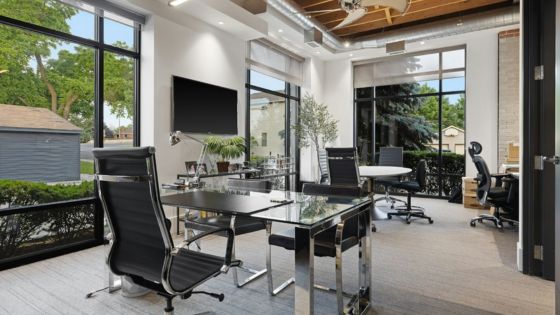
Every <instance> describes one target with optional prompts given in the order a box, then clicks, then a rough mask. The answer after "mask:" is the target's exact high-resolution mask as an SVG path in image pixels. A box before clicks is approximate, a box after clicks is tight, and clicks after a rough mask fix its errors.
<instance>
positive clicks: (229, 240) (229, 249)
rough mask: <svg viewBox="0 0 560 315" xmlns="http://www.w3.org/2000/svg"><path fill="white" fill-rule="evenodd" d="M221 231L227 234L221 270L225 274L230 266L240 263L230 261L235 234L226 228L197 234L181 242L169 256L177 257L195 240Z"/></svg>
mask: <svg viewBox="0 0 560 315" xmlns="http://www.w3.org/2000/svg"><path fill="white" fill-rule="evenodd" d="M223 231H226V232H227V245H226V255H225V258H224V267H223V268H222V269H225V272H227V269H228V268H229V267H230V266H232V265H235V266H239V265H240V264H241V262H239V261H234V262H233V263H232V261H231V257H232V251H233V241H234V238H235V234H234V233H233V230H232V229H231V228H226V227H224V228H217V229H214V230H211V231H206V232H203V233H200V234H197V235H196V236H194V237H191V238H189V239H188V240H185V241H183V242H182V243H181V245H179V246H177V247H175V248H174V249H173V250H172V251H171V255H173V256H175V255H177V254H178V253H179V250H181V249H183V248H185V247H187V246H189V245H190V244H191V243H192V242H194V241H196V240H199V239H201V238H203V237H206V236H209V235H211V234H215V233H218V232H223Z"/></svg>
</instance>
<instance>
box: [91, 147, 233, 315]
mask: <svg viewBox="0 0 560 315" xmlns="http://www.w3.org/2000/svg"><path fill="white" fill-rule="evenodd" d="M93 156H94V159H95V182H96V184H97V188H98V192H99V198H100V200H101V205H102V207H103V210H104V211H105V214H106V216H107V220H108V222H109V226H110V228H111V232H112V240H111V249H110V252H109V257H108V265H109V267H110V269H111V271H112V272H113V273H114V274H116V275H120V276H128V277H129V279H131V280H132V281H133V282H134V283H135V284H137V285H140V286H143V287H146V288H148V289H150V290H153V291H155V292H157V294H159V295H161V296H163V297H164V298H165V299H166V301H167V303H166V308H165V312H166V314H172V313H173V304H172V300H173V298H174V297H176V296H180V297H181V298H183V299H186V298H188V297H190V296H191V294H194V293H204V294H208V295H210V296H212V297H214V298H217V299H219V300H220V301H222V300H223V298H224V296H223V294H215V293H209V292H204V291H194V289H195V288H196V287H197V286H198V285H200V284H201V283H203V282H205V281H206V280H208V279H210V278H213V277H215V276H217V275H219V274H220V273H225V272H227V271H228V269H229V268H230V267H233V266H236V265H238V264H239V262H237V261H234V260H232V251H233V241H234V234H233V231H232V230H231V229H229V228H219V229H214V230H210V231H208V232H206V233H203V234H199V235H197V237H196V239H200V238H202V237H205V236H208V235H210V234H214V233H219V232H225V233H227V235H228V241H227V248H226V252H225V257H219V256H215V255H210V254H205V253H202V252H195V251H191V250H189V249H188V248H187V246H188V244H189V243H190V242H192V241H194V239H191V240H189V241H188V242H184V243H183V244H181V245H180V246H177V247H175V246H174V244H173V240H172V239H171V235H170V233H169V228H168V226H167V224H166V220H165V214H164V212H163V209H162V206H161V203H160V199H159V198H160V197H159V185H158V181H157V170H156V160H155V149H154V148H153V147H144V148H130V149H94V150H93Z"/></svg>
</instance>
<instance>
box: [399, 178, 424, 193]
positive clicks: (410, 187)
mask: <svg viewBox="0 0 560 315" xmlns="http://www.w3.org/2000/svg"><path fill="white" fill-rule="evenodd" d="M393 187H395V188H400V189H404V190H406V191H409V192H419V191H422V188H421V187H420V184H419V183H418V182H413V181H410V182H400V183H396V184H395V185H393Z"/></svg>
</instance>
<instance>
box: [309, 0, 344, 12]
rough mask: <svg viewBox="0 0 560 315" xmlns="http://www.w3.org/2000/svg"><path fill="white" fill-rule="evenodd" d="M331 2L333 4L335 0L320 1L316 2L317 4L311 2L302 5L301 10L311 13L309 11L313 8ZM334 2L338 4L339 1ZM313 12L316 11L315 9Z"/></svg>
mask: <svg viewBox="0 0 560 315" xmlns="http://www.w3.org/2000/svg"><path fill="white" fill-rule="evenodd" d="M331 2H333V0H319V1H315V2H310V3H308V4H306V5H302V6H301V8H302V9H304V10H305V11H309V10H307V9H309V8H312V7H316V6H318V5H321V4H325V3H331ZM334 2H337V1H336V0H335V1H334ZM337 4H338V3H337ZM313 10H315V8H314V9H313Z"/></svg>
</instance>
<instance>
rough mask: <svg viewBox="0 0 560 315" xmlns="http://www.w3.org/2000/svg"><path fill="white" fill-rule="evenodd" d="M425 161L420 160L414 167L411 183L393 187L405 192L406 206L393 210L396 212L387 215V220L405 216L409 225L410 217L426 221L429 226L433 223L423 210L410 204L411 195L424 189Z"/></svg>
mask: <svg viewBox="0 0 560 315" xmlns="http://www.w3.org/2000/svg"><path fill="white" fill-rule="evenodd" d="M426 168H427V165H426V160H420V162H418V164H417V165H416V178H415V179H414V180H413V181H406V182H400V183H398V184H395V185H393V187H395V188H399V189H403V190H406V192H407V195H406V201H407V203H406V206H400V207H397V208H395V209H396V210H397V211H395V212H389V213H387V218H389V219H391V218H392V217H393V216H399V217H402V216H405V222H406V224H410V219H411V218H412V217H415V218H420V219H427V220H428V222H430V224H432V223H434V221H433V220H432V218H431V217H429V216H427V215H426V214H425V213H424V210H425V209H424V208H423V207H419V206H413V205H412V204H411V200H412V195H414V194H416V193H418V192H421V191H423V190H424V188H426Z"/></svg>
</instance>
